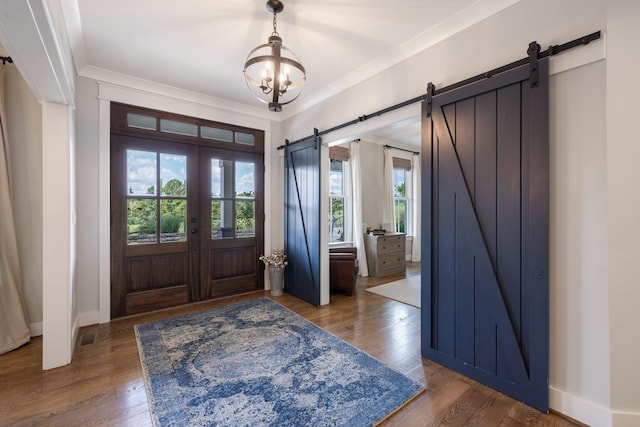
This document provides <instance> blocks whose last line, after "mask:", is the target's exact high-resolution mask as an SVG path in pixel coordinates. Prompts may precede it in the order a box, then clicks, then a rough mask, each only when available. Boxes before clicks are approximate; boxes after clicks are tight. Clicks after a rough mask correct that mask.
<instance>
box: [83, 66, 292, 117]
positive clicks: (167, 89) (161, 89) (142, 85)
mask: <svg viewBox="0 0 640 427" xmlns="http://www.w3.org/2000/svg"><path fill="white" fill-rule="evenodd" d="M78 75H79V76H80V77H85V78H88V79H93V80H96V81H98V82H102V83H108V84H111V85H113V86H119V87H123V88H127V89H131V90H139V91H142V92H147V93H153V94H157V95H160V96H164V97H167V98H173V99H176V100H180V101H184V102H189V103H192V104H198V105H202V106H206V107H210V108H215V109H222V110H226V111H229V112H232V113H235V114H241V115H245V116H251V117H255V118H259V119H265V120H271V121H275V122H279V121H282V113H273V112H271V111H268V110H266V109H263V108H258V107H254V106H251V105H246V104H241V103H237V102H232V101H228V100H226V99H222V98H216V97H213V96H209V95H204V94H201V93H197V92H193V91H189V90H186V89H181V88H178V87H175V86H170V85H166V84H163V83H157V82H154V81H151V80H146V79H142V78H139V77H133V76H130V75H128V74H123V73H117V72H115V71H110V70H105V69H103V68H99V67H94V66H92V65H89V66H85V67H84V68H83V69H82V70H80V72H79V73H78Z"/></svg>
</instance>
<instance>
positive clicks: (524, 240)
mask: <svg viewBox="0 0 640 427" xmlns="http://www.w3.org/2000/svg"><path fill="white" fill-rule="evenodd" d="M538 76H539V81H538V82H537V84H536V83H533V84H532V82H530V80H529V78H530V69H529V67H528V66H523V67H520V68H516V69H513V70H512V71H508V72H505V73H503V74H499V75H496V76H494V77H492V78H490V79H485V80H483V81H481V82H479V83H474V84H471V85H468V86H464V87H462V88H460V89H457V90H454V91H451V92H447V93H443V94H442V95H437V93H436V96H434V97H433V99H432V105H431V113H430V114H429V106H428V104H427V103H426V102H425V104H424V105H423V138H422V153H423V171H424V172H423V179H424V181H423V209H422V212H423V219H422V221H423V222H422V227H423V233H424V234H423V248H422V250H423V254H424V255H423V264H422V307H423V309H422V354H423V356H425V357H427V358H429V359H432V360H434V361H436V362H438V363H441V364H443V365H445V366H447V367H449V368H451V369H454V370H456V371H458V372H460V373H462V374H464V375H466V376H469V377H471V378H473V379H475V380H477V381H479V382H481V383H483V384H485V385H488V386H490V387H492V388H494V389H497V390H499V391H501V392H503V393H505V394H508V395H510V396H512V397H514V398H515V399H517V400H520V401H522V402H524V403H526V404H528V405H530V406H532V407H535V408H537V409H539V410H541V411H544V412H547V411H548V359H549V354H548V353H549V331H548V329H549V320H548V319H549V308H548V228H549V226H548V216H549V214H548V210H549V201H548V198H549V166H548V164H549V159H548V157H549V137H548V132H549V131H548V129H549V127H548V83H547V80H548V78H547V76H548V63H547V60H542V61H540V63H539V67H538Z"/></svg>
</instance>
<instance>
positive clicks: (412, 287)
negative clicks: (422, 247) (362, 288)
mask: <svg viewBox="0 0 640 427" xmlns="http://www.w3.org/2000/svg"><path fill="white" fill-rule="evenodd" d="M420 278H421V276H420V275H418V276H410V277H407V278H406V279H401V280H396V281H395V282H391V283H387V284H386V285H378V286H374V287H372V288H367V289H366V290H367V291H368V292H373V293H374V294H378V295H382V296H383V297H387V298H390V299H393V300H396V301H400V302H402V303H405V304H409V305H412V306H414V307H418V308H420V286H421V285H420Z"/></svg>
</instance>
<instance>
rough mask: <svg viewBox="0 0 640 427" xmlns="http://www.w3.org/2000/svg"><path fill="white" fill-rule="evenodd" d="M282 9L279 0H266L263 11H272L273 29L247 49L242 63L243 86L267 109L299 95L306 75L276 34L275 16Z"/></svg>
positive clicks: (280, 108) (278, 106)
mask: <svg viewBox="0 0 640 427" xmlns="http://www.w3.org/2000/svg"><path fill="white" fill-rule="evenodd" d="M283 9H284V5H283V4H282V2H281V1H279V0H268V1H267V10H268V11H269V12H271V13H273V32H272V33H271V36H270V37H269V41H268V42H267V43H265V44H261V45H259V46H257V47H256V48H254V49H253V50H252V51H251V52H249V55H248V56H247V60H246V61H245V64H244V79H245V81H246V82H247V87H248V88H249V90H251V92H252V93H253V94H254V96H255V97H256V98H258V99H259V100H260V101H262V102H264V103H265V104H267V105H268V106H269V110H270V111H276V112H277V111H282V106H283V105H285V104H288V103H290V102H292V101H294V100H295V99H296V98H298V96H300V93H301V92H302V87H303V86H304V82H305V80H306V78H307V76H306V72H305V69H304V67H303V66H302V64H301V63H300V60H299V59H298V57H297V56H296V55H295V54H294V53H293V52H292V51H291V50H290V49H288V48H287V47H285V46H284V45H283V44H282V38H281V37H280V34H278V30H277V24H276V18H277V15H278V13H280V12H282V10H283Z"/></svg>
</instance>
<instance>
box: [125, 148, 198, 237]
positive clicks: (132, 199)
mask: <svg viewBox="0 0 640 427" xmlns="http://www.w3.org/2000/svg"><path fill="white" fill-rule="evenodd" d="M158 189H159V190H158ZM186 222H187V157H186V156H184V155H177V154H168V153H157V152H153V151H140V150H127V243H128V244H130V245H132V244H142V243H158V241H159V242H160V243H166V242H184V241H186V240H187V235H186V232H185V228H186Z"/></svg>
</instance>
